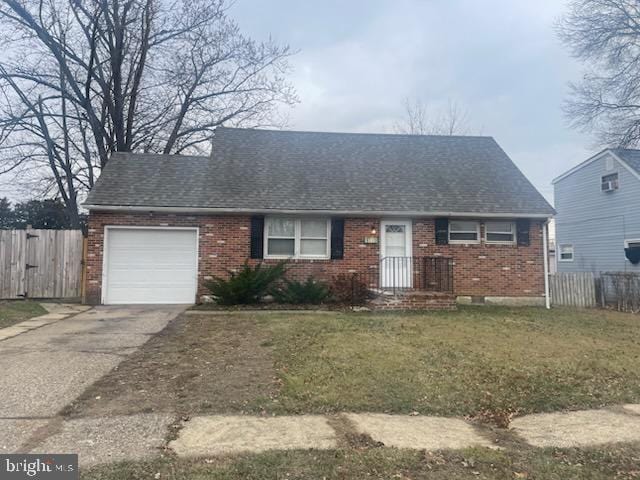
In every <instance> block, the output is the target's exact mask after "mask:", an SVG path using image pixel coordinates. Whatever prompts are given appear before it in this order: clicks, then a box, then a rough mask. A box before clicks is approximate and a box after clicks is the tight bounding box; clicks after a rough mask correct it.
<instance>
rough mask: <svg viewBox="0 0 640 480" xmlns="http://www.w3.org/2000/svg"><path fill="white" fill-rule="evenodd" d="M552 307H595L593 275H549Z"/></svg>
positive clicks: (585, 273) (586, 273)
mask: <svg viewBox="0 0 640 480" xmlns="http://www.w3.org/2000/svg"><path fill="white" fill-rule="evenodd" d="M549 288H550V290H551V302H552V303H553V305H565V306H571V307H582V308H590V307H595V306H596V279H595V276H594V275H593V273H589V272H584V273H554V274H553V275H549Z"/></svg>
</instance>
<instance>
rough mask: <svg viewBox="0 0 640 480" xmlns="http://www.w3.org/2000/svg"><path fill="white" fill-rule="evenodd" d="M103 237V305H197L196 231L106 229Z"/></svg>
mask: <svg viewBox="0 0 640 480" xmlns="http://www.w3.org/2000/svg"><path fill="white" fill-rule="evenodd" d="M105 238H106V244H105V258H104V270H103V286H104V287H103V288H104V294H103V303H105V304H127V303H132V304H133V303H146V304H160V303H175V304H183V303H184V304H189V303H194V302H195V299H196V288H197V278H198V232H197V229H195V228H142V227H141V228H135V227H132V228H118V227H107V228H106V231H105Z"/></svg>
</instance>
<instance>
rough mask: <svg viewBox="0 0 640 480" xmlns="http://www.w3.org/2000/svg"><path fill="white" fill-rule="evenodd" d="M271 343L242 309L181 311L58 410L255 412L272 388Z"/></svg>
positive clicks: (69, 413) (185, 413)
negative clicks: (205, 312)
mask: <svg viewBox="0 0 640 480" xmlns="http://www.w3.org/2000/svg"><path fill="white" fill-rule="evenodd" d="M271 343H272V340H271V337H270V333H269V330H268V329H266V328H263V327H262V326H261V324H260V321H259V320H258V319H256V318H254V317H253V316H250V315H243V316H237V315H236V316H221V315H216V316H211V317H209V316H192V315H181V316H179V317H178V318H176V319H175V320H173V321H172V322H171V323H170V324H169V325H168V326H167V327H166V328H165V329H164V330H163V331H161V332H160V333H159V334H158V335H156V336H154V337H153V338H151V340H149V341H148V342H147V343H146V344H145V345H143V346H142V347H141V348H140V349H139V350H137V351H136V352H135V353H133V354H132V355H131V356H130V357H128V358H127V359H126V360H125V361H123V362H122V363H121V364H120V365H119V366H118V367H116V368H115V369H113V370H112V371H111V372H110V373H109V374H107V375H106V376H104V377H103V378H101V379H100V380H99V381H98V382H96V383H95V384H93V385H92V386H91V387H89V389H87V390H86V391H85V392H84V393H83V394H82V395H81V396H80V397H79V398H78V399H77V400H76V401H75V402H74V403H72V404H71V405H69V406H68V407H67V408H65V410H64V411H63V412H62V413H63V415H66V416H72V417H77V416H102V415H130V414H135V413H148V412H172V413H176V414H177V415H181V416H189V415H192V414H198V413H244V412H248V411H250V412H255V411H259V410H260V407H259V405H260V404H263V403H265V402H270V401H271V399H272V398H273V397H274V396H275V394H276V392H277V381H276V376H275V371H274V368H273V359H272V356H271V348H270V345H271Z"/></svg>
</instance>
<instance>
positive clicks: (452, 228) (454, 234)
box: [449, 220, 480, 243]
mask: <svg viewBox="0 0 640 480" xmlns="http://www.w3.org/2000/svg"><path fill="white" fill-rule="evenodd" d="M479 241H480V222H474V221H471V220H451V221H450V222H449V242H450V243H478V242H479Z"/></svg>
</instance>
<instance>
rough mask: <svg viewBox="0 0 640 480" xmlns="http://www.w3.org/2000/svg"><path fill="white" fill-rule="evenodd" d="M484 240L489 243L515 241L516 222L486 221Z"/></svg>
mask: <svg viewBox="0 0 640 480" xmlns="http://www.w3.org/2000/svg"><path fill="white" fill-rule="evenodd" d="M484 241H485V242H487V243H515V241H516V224H515V223H513V222H485V224H484Z"/></svg>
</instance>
